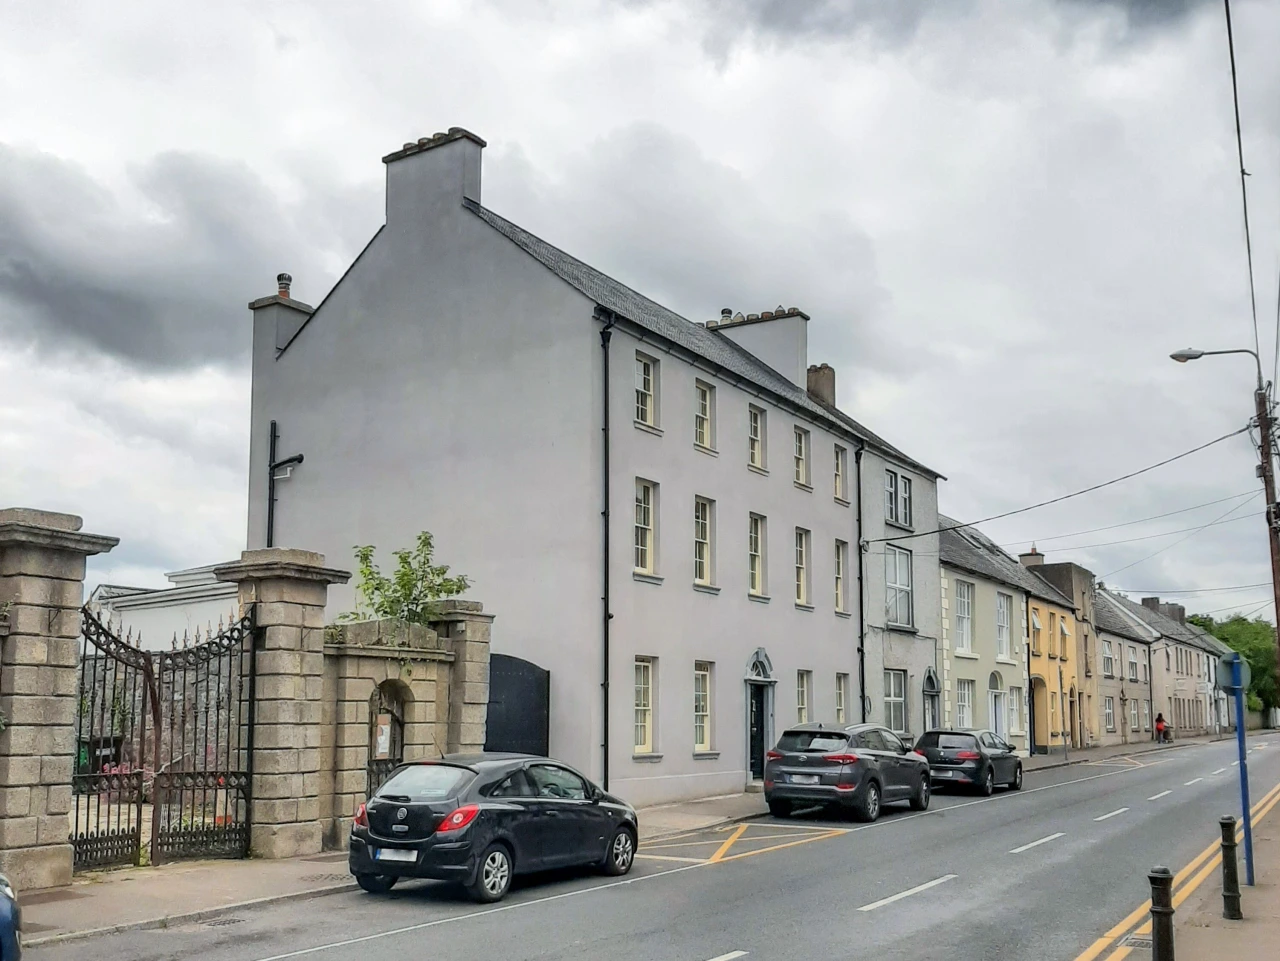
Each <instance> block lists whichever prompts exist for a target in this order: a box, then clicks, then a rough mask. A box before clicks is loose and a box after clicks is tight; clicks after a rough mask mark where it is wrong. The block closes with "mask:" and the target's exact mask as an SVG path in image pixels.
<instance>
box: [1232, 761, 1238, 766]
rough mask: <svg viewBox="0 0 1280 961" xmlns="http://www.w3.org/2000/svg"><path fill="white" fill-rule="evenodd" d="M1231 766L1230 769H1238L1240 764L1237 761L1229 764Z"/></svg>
mask: <svg viewBox="0 0 1280 961" xmlns="http://www.w3.org/2000/svg"><path fill="white" fill-rule="evenodd" d="M1231 766H1232V767H1239V766H1240V762H1239V761H1232V762H1231Z"/></svg>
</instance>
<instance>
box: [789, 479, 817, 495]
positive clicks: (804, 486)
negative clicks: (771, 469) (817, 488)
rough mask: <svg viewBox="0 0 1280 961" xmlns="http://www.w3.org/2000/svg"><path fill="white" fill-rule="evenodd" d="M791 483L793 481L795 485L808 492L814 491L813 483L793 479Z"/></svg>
mask: <svg viewBox="0 0 1280 961" xmlns="http://www.w3.org/2000/svg"><path fill="white" fill-rule="evenodd" d="M791 483H792V484H793V485H795V486H796V487H797V488H799V489H800V490H802V491H804V492H805V493H806V494H812V493H813V485H812V484H802V483H801V482H800V481H792V482H791Z"/></svg>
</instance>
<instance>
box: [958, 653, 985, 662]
mask: <svg viewBox="0 0 1280 961" xmlns="http://www.w3.org/2000/svg"><path fill="white" fill-rule="evenodd" d="M951 655H952V656H953V657H963V658H965V659H966V660H970V661H980V660H982V655H981V654H975V653H973V651H952V652H951Z"/></svg>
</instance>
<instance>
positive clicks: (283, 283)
mask: <svg viewBox="0 0 1280 961" xmlns="http://www.w3.org/2000/svg"><path fill="white" fill-rule="evenodd" d="M276 285H277V286H278V287H279V288H280V296H281V297H283V298H284V299H285V300H288V299H289V288H290V287H292V286H293V278H292V277H290V276H289V275H288V274H276Z"/></svg>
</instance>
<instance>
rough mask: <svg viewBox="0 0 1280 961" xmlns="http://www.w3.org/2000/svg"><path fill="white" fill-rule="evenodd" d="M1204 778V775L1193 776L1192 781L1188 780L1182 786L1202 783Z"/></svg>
mask: <svg viewBox="0 0 1280 961" xmlns="http://www.w3.org/2000/svg"><path fill="white" fill-rule="evenodd" d="M1203 780H1204V778H1202V777H1193V778H1192V779H1191V780H1190V781H1188V782H1187V783H1186V784H1184V785H1182V786H1183V787H1191V785H1193V784H1199V783H1200V782H1201V781H1203Z"/></svg>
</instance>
